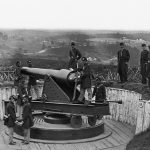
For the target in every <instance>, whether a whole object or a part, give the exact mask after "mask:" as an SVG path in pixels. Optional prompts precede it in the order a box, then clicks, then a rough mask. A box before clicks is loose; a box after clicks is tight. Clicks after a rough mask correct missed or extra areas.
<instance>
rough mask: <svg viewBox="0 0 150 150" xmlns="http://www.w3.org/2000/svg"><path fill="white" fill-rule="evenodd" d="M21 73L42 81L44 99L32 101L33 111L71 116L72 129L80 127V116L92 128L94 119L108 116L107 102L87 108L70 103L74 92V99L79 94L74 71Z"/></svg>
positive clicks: (28, 70)
mask: <svg viewBox="0 0 150 150" xmlns="http://www.w3.org/2000/svg"><path fill="white" fill-rule="evenodd" d="M21 73H22V74H24V75H29V76H34V77H35V78H37V79H39V78H41V79H44V86H43V92H42V95H43V96H44V97H46V99H45V100H44V101H43V100H42V99H40V100H34V101H32V102H31V106H32V108H33V109H34V110H44V111H47V112H51V113H54V112H55V113H57V114H67V115H68V114H69V115H71V125H72V126H73V127H79V126H80V125H81V123H82V120H81V116H82V115H85V116H88V122H89V124H90V125H92V126H93V125H95V124H96V119H97V118H100V116H101V117H102V116H103V115H109V102H106V103H100V104H98V103H91V104H90V105H88V106H84V105H83V104H73V103H72V98H73V95H74V91H75V90H76V92H75V93H76V94H75V95H76V96H75V98H76V99H77V98H78V96H79V94H80V91H79V90H78V89H76V86H75V81H76V80H75V79H76V78H77V75H76V72H74V71H70V70H67V69H61V70H53V69H40V68H28V67H23V68H22V69H21ZM74 89H75V90H74Z"/></svg>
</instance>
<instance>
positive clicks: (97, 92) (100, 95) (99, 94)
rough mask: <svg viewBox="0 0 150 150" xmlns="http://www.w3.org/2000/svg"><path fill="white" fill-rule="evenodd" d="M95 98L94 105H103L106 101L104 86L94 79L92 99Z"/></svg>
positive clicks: (98, 79)
mask: <svg viewBox="0 0 150 150" xmlns="http://www.w3.org/2000/svg"><path fill="white" fill-rule="evenodd" d="M94 96H95V102H96V103H104V102H105V101H106V88H105V86H104V84H102V82H101V79H100V78H97V79H96V85H95V87H94V90H93V95H92V97H94Z"/></svg>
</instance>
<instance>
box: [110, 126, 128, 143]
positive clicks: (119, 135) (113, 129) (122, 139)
mask: <svg viewBox="0 0 150 150" xmlns="http://www.w3.org/2000/svg"><path fill="white" fill-rule="evenodd" d="M109 128H110V129H111V131H112V136H115V137H116V138H118V140H119V141H120V142H122V143H123V142H124V141H126V137H124V136H123V135H122V134H120V133H118V131H116V130H115V128H114V127H113V126H112V125H109Z"/></svg>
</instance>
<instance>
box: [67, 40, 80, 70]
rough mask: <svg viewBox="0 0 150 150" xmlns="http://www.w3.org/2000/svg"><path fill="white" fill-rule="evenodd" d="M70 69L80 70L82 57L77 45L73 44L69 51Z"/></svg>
mask: <svg viewBox="0 0 150 150" xmlns="http://www.w3.org/2000/svg"><path fill="white" fill-rule="evenodd" d="M69 56H70V60H69V66H68V68H69V69H71V68H72V69H77V68H78V66H77V65H78V60H79V59H80V58H81V57H82V55H81V53H80V51H79V50H78V49H77V48H76V47H75V43H74V42H71V49H70V51H69Z"/></svg>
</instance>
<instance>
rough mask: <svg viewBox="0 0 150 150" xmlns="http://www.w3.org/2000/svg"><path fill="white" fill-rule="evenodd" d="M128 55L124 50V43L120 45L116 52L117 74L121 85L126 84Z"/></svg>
mask: <svg viewBox="0 0 150 150" xmlns="http://www.w3.org/2000/svg"><path fill="white" fill-rule="evenodd" d="M129 59H130V54H129V51H128V50H127V49H125V48H124V43H120V50H119V51H118V73H119V76H120V81H121V83H124V82H127V72H128V64H127V63H128V62H129Z"/></svg>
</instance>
